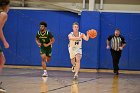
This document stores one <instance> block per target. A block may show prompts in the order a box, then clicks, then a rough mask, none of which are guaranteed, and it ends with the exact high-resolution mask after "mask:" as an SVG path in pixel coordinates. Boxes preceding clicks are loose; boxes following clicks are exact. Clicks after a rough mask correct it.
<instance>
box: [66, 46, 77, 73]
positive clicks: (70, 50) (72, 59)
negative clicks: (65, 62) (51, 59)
mask: <svg viewBox="0 0 140 93" xmlns="http://www.w3.org/2000/svg"><path fill="white" fill-rule="evenodd" d="M68 49H69V54H70V59H71V64H72V72H75V69H74V68H75V65H76V64H75V62H76V61H75V60H76V58H75V52H74V50H73V49H72V47H69V48H68Z"/></svg>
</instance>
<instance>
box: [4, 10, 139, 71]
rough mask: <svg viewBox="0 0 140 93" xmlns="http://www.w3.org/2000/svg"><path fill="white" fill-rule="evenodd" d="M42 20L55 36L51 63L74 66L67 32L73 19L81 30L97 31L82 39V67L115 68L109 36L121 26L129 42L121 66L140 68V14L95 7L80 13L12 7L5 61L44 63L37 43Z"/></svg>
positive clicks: (20, 63) (12, 63)
mask: <svg viewBox="0 0 140 93" xmlns="http://www.w3.org/2000/svg"><path fill="white" fill-rule="evenodd" d="M40 21H46V22H47V23H48V29H49V31H50V32H51V33H52V34H53V35H54V37H55V43H54V45H53V52H52V60H51V62H50V63H49V64H48V66H56V67H71V63H70V58H69V53H68V43H69V41H68V34H69V33H70V32H71V31H72V23H73V22H79V24H80V31H81V32H83V33H85V34H86V31H87V30H89V29H96V30H97V32H98V36H97V37H96V38H95V39H90V40H89V41H88V42H86V41H83V47H82V48H83V57H82V61H81V67H82V68H105V69H112V59H111V55H110V51H109V50H107V49H106V38H107V36H108V35H110V34H113V33H114V29H115V28H116V27H118V28H120V29H121V34H122V35H123V36H124V37H125V39H126V42H127V46H126V47H125V48H124V50H123V53H122V57H121V59H120V64H119V65H120V69H130V70H140V62H139V58H140V55H139V53H140V49H139V46H140V42H139V40H140V14H139V13H115V12H114V13H113V12H102V13H100V12H96V11H93V12H91V11H83V12H82V13H81V15H77V14H75V13H71V12H65V11H50V10H18V9H11V10H10V12H9V18H8V20H7V23H6V25H5V27H4V34H5V37H6V38H7V41H8V42H9V44H10V48H9V49H3V50H4V54H5V56H6V59H7V61H6V64H8V65H33V66H35V65H37V66H38V65H39V66H40V65H41V57H40V54H39V47H38V46H37V45H36V43H35V36H36V33H37V31H38V30H39V23H40Z"/></svg>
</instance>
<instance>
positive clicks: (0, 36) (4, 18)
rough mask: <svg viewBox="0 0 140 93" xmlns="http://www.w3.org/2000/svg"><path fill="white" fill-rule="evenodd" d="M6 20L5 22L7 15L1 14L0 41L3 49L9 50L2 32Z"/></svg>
mask: <svg viewBox="0 0 140 93" xmlns="http://www.w3.org/2000/svg"><path fill="white" fill-rule="evenodd" d="M6 20H7V14H6V13H3V12H2V13H1V14H0V39H1V41H2V42H3V44H4V47H5V48H9V44H8V42H7V41H6V39H5V36H4V34H3V30H2V29H3V26H4V24H5V22H6Z"/></svg>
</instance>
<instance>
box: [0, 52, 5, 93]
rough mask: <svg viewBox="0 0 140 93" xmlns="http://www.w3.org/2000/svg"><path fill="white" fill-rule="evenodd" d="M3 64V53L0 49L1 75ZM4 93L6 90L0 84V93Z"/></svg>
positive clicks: (0, 83)
mask: <svg viewBox="0 0 140 93" xmlns="http://www.w3.org/2000/svg"><path fill="white" fill-rule="evenodd" d="M4 63H5V57H4V54H3V52H2V51H1V49H0V73H1V71H2V68H3V66H4ZM1 92H2V93H5V92H6V90H5V89H4V88H3V87H2V82H0V93H1Z"/></svg>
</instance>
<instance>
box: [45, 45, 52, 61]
mask: <svg viewBox="0 0 140 93" xmlns="http://www.w3.org/2000/svg"><path fill="white" fill-rule="evenodd" d="M45 54H46V62H50V60H51V56H52V47H47V48H46V49H45Z"/></svg>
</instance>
